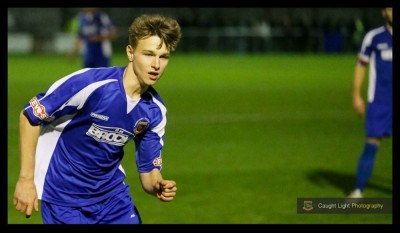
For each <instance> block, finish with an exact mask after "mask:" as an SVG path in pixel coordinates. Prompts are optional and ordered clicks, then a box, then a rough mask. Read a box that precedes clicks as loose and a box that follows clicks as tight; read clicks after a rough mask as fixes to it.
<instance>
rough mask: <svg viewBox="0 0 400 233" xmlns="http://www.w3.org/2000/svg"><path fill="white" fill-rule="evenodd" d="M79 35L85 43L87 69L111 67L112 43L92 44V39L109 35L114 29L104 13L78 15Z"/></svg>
mask: <svg viewBox="0 0 400 233" xmlns="http://www.w3.org/2000/svg"><path fill="white" fill-rule="evenodd" d="M78 20H79V28H78V35H79V37H80V38H81V39H83V41H84V45H83V46H84V47H83V54H84V63H85V67H90V68H96V67H106V66H109V59H110V57H111V54H112V46H111V42H110V41H108V40H105V41H101V42H92V41H90V37H92V36H96V35H105V34H108V33H109V32H110V31H111V30H113V29H114V26H113V24H112V23H111V20H110V18H109V17H108V15H107V14H105V13H104V12H95V13H93V14H88V13H80V14H79V15H78Z"/></svg>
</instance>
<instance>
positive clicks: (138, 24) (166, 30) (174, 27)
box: [128, 14, 181, 52]
mask: <svg viewBox="0 0 400 233" xmlns="http://www.w3.org/2000/svg"><path fill="white" fill-rule="evenodd" d="M128 31H129V44H130V45H131V46H132V47H133V48H136V46H137V44H138V41H139V40H141V39H146V38H148V37H151V36H158V37H160V38H161V44H160V48H161V46H162V44H163V43H165V45H166V47H167V49H168V51H171V52H172V51H174V50H175V48H176V47H177V45H178V43H179V40H180V39H181V27H180V26H179V24H178V22H177V21H176V20H175V19H172V18H169V17H166V16H162V15H159V14H151V15H150V14H144V15H141V16H139V17H137V18H136V19H135V20H134V21H133V22H132V24H131V26H130V27H129V30H128Z"/></svg>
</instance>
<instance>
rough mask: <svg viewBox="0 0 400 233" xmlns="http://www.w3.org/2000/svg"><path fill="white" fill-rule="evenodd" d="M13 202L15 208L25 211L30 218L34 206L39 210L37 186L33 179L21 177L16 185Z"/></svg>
mask: <svg viewBox="0 0 400 233" xmlns="http://www.w3.org/2000/svg"><path fill="white" fill-rule="evenodd" d="M13 203H14V205H15V209H17V210H18V211H19V212H21V213H24V212H25V215H26V217H27V218H28V217H29V216H31V214H32V210H33V208H34V209H35V210H36V211H39V203H38V198H37V193H36V186H35V183H34V182H33V180H30V179H28V180H25V179H21V178H20V179H19V180H18V182H17V185H16V187H15V192H14V198H13Z"/></svg>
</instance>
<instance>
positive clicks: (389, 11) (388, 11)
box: [382, 7, 393, 26]
mask: <svg viewBox="0 0 400 233" xmlns="http://www.w3.org/2000/svg"><path fill="white" fill-rule="evenodd" d="M392 9H393V8H392V7H388V8H385V9H384V10H383V12H382V14H383V17H384V18H385V20H386V22H387V23H388V24H389V25H390V26H392V19H393V18H392V17H393V15H392V14H393V10H392Z"/></svg>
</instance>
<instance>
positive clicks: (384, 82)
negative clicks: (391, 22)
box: [359, 26, 393, 104]
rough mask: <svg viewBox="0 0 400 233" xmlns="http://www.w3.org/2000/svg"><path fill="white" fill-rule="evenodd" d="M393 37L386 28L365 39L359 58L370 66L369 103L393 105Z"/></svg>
mask: <svg viewBox="0 0 400 233" xmlns="http://www.w3.org/2000/svg"><path fill="white" fill-rule="evenodd" d="M392 37H393V36H392V33H391V32H390V31H389V30H388V29H387V28H386V27H384V26H382V27H379V28H376V29H373V30H371V31H370V32H368V33H367V34H366V35H365V37H364V40H363V43H362V47H361V51H360V54H359V58H360V60H361V61H362V62H369V64H370V69H369V85H368V102H374V101H378V102H383V103H385V102H386V103H388V104H391V103H392V66H393V63H392Z"/></svg>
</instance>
